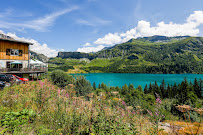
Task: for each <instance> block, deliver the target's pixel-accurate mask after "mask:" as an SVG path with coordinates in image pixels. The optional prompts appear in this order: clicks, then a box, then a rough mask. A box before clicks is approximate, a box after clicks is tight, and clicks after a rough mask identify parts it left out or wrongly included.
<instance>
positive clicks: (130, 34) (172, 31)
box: [94, 11, 203, 45]
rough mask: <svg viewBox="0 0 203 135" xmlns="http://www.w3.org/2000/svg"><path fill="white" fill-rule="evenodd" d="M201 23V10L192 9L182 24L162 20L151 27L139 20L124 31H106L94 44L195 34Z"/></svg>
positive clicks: (202, 14) (202, 15)
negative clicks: (157, 36) (135, 24)
mask: <svg viewBox="0 0 203 135" xmlns="http://www.w3.org/2000/svg"><path fill="white" fill-rule="evenodd" d="M201 24H203V11H194V13H193V14H191V15H190V16H189V17H188V18H187V21H186V22H185V23H183V24H177V23H173V22H170V23H168V24H166V23H165V22H163V21H162V22H159V23H157V26H155V27H151V24H150V22H147V21H144V20H141V21H139V22H138V25H137V26H136V27H135V28H133V29H131V30H128V31H126V32H124V33H114V34H112V33H108V34H107V35H105V36H104V37H103V38H98V39H97V40H96V41H95V42H94V44H100V45H101V44H103V45H114V44H118V43H123V42H126V41H128V40H130V39H132V38H137V37H148V36H154V35H162V36H168V37H173V36H185V35H188V36H197V35H198V34H199V29H198V26H199V25H201Z"/></svg>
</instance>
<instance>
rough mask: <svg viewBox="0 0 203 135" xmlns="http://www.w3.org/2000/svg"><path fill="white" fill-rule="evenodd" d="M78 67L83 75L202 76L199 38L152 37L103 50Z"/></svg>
mask: <svg viewBox="0 0 203 135" xmlns="http://www.w3.org/2000/svg"><path fill="white" fill-rule="evenodd" d="M91 56H92V57H93V58H94V59H93V60H91V62H90V63H88V64H86V65H85V66H83V67H82V69H83V70H85V71H87V72H114V73H164V74H168V73H203V38H202V37H189V36H179V37H164V36H152V37H144V38H138V39H131V40H129V41H128V42H126V43H122V44H118V45H115V46H113V47H109V48H105V49H103V50H101V51H99V52H97V53H95V54H91Z"/></svg>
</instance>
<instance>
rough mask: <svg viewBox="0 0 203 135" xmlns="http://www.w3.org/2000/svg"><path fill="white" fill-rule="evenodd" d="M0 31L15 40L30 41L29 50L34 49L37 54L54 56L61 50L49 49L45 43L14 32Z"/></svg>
mask: <svg viewBox="0 0 203 135" xmlns="http://www.w3.org/2000/svg"><path fill="white" fill-rule="evenodd" d="M0 33H2V34H5V35H7V36H10V37H12V38H14V39H16V40H20V41H26V42H30V43H33V45H30V50H31V51H34V52H36V53H38V54H44V55H45V56H47V57H56V56H57V55H58V52H59V51H63V49H61V50H56V49H51V48H49V47H48V46H47V44H40V43H39V42H38V41H36V40H34V39H27V38H24V37H18V36H17V35H16V34H14V33H7V34H6V33H4V32H3V31H2V30H0Z"/></svg>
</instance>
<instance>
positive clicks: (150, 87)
mask: <svg viewBox="0 0 203 135" xmlns="http://www.w3.org/2000/svg"><path fill="white" fill-rule="evenodd" d="M149 93H152V83H151V82H150V84H149Z"/></svg>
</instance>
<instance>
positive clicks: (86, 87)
mask: <svg viewBox="0 0 203 135" xmlns="http://www.w3.org/2000/svg"><path fill="white" fill-rule="evenodd" d="M92 90H93V88H92V85H91V83H90V82H89V81H88V80H87V79H86V78H85V77H84V76H79V77H77V78H76V81H75V91H76V94H77V96H85V95H86V94H88V93H90V92H91V91H92Z"/></svg>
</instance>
